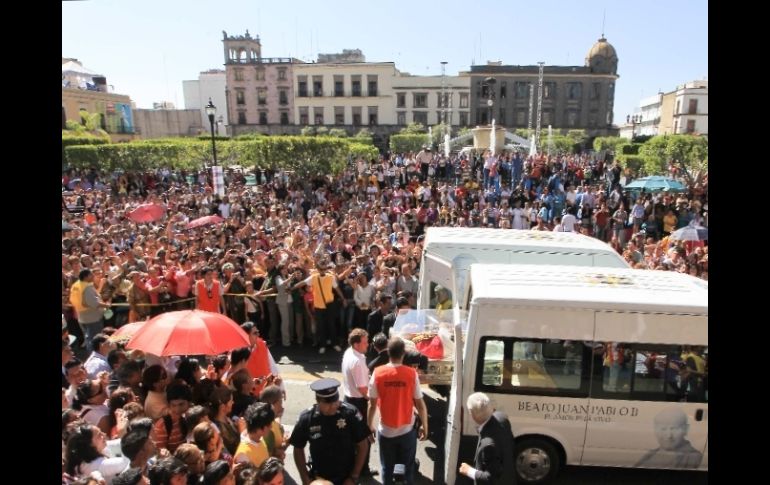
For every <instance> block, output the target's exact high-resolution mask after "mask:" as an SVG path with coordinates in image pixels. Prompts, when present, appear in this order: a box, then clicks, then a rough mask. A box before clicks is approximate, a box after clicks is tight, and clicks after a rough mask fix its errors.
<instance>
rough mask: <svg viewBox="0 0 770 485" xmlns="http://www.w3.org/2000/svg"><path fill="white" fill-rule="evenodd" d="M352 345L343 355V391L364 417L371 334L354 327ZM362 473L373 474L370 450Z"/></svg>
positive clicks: (367, 402)
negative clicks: (367, 353) (370, 463)
mask: <svg viewBox="0 0 770 485" xmlns="http://www.w3.org/2000/svg"><path fill="white" fill-rule="evenodd" d="M348 344H350V347H348V348H347V350H345V353H344V354H343V356H342V391H343V393H344V394H345V402H347V403H350V404H352V405H353V406H355V407H356V409H358V412H360V413H361V416H362V417H364V416H366V415H367V411H368V406H367V405H368V404H369V399H368V396H369V390H368V386H369V368H368V367H367V366H366V351H367V349H368V348H369V335H368V334H367V333H366V330H364V329H363V328H354V329H353V330H352V331H351V332H350V335H348ZM361 475H364V476H366V475H368V476H371V475H372V472H371V471H370V470H369V451H367V452H366V460H365V461H364V468H363V470H362V471H361Z"/></svg>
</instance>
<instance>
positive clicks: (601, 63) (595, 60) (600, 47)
mask: <svg viewBox="0 0 770 485" xmlns="http://www.w3.org/2000/svg"><path fill="white" fill-rule="evenodd" d="M586 66H588V67H590V68H591V70H592V71H594V72H600V73H611V74H616V73H617V70H618V54H617V53H616V52H615V48H614V47H612V44H610V43H609V42H607V39H605V38H604V37H602V38H601V39H599V40H598V41H596V44H594V45H593V47H591V50H589V51H588V55H587V56H586Z"/></svg>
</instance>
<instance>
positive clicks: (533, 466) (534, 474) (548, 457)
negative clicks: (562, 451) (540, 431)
mask: <svg viewBox="0 0 770 485" xmlns="http://www.w3.org/2000/svg"><path fill="white" fill-rule="evenodd" d="M560 468H561V456H560V455H559V452H558V451H557V450H556V447H555V446H554V445H552V444H551V443H549V442H548V441H546V440H544V439H540V438H527V439H524V440H522V441H521V442H520V443H517V444H516V475H518V477H519V480H521V481H522V482H524V483H529V484H538V483H547V482H548V481H549V480H551V479H552V478H554V477H555V476H556V475H557V474H558V473H559V469H560Z"/></svg>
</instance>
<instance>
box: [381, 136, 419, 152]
mask: <svg viewBox="0 0 770 485" xmlns="http://www.w3.org/2000/svg"><path fill="white" fill-rule="evenodd" d="M427 144H428V135H425V134H416V135H412V134H398V135H390V151H392V152H393V153H404V152H419V151H420V150H422V147H423V146H424V145H427Z"/></svg>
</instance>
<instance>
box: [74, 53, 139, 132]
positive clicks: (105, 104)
mask: <svg viewBox="0 0 770 485" xmlns="http://www.w3.org/2000/svg"><path fill="white" fill-rule="evenodd" d="M110 91H111V89H110V87H109V86H108V84H107V78H106V77H104V76H101V75H98V74H95V73H93V72H92V71H89V70H88V69H86V68H85V67H83V65H82V64H80V62H78V61H77V59H71V58H66V59H65V58H62V88H61V118H62V129H65V128H66V124H67V121H74V122H77V123H81V122H82V119H81V116H80V111H81V110H85V111H88V112H89V113H91V114H93V113H98V114H99V117H100V122H99V127H100V128H101V129H103V130H104V131H106V132H107V133H108V134H109V135H110V139H111V140H112V141H113V142H120V141H129V140H132V139H134V137H135V135H134V116H133V109H132V103H131V98H130V97H128V96H127V95H125V94H116V93H113V92H110Z"/></svg>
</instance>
